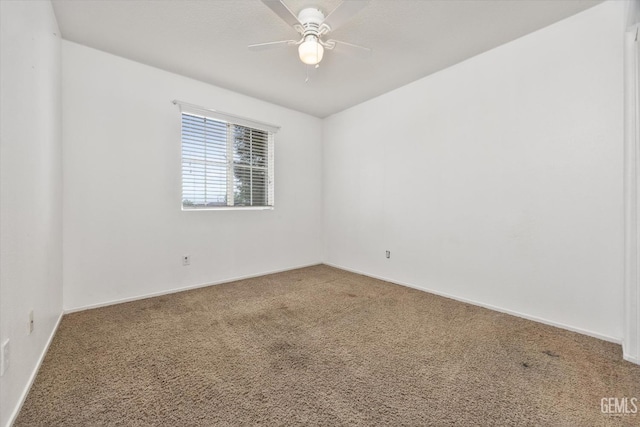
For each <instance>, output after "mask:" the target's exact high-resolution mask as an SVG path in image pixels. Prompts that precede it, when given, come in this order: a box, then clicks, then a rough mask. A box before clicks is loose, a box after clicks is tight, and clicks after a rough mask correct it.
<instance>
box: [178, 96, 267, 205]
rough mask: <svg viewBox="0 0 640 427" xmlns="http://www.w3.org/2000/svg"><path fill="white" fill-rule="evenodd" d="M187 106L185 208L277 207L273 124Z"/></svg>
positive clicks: (184, 121) (184, 115)
mask: <svg viewBox="0 0 640 427" xmlns="http://www.w3.org/2000/svg"><path fill="white" fill-rule="evenodd" d="M181 107H182V208H183V209H185V210H186V209H214V208H223V207H224V208H227V207H236V208H247V207H272V206H273V202H274V200H273V199H274V196H273V193H274V192H273V152H274V132H273V131H272V129H268V127H270V125H269V126H261V127H266V128H267V129H260V128H257V127H253V126H250V125H246V124H247V123H249V124H251V122H250V121H247V120H246V119H241V118H239V117H238V118H235V119H236V120H234V117H233V116H229V115H226V114H223V113H217V112H213V111H209V110H204V111H203V112H202V113H199V112H194V111H193V109H189V111H185V110H186V109H185V107H184V105H182V104H181ZM208 113H212V114H208ZM210 115H213V116H216V117H210ZM221 117H222V118H221ZM224 118H229V119H230V120H224ZM235 122H242V123H235ZM258 125H260V123H258ZM275 130H277V128H275Z"/></svg>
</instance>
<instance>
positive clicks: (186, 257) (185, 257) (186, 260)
mask: <svg viewBox="0 0 640 427" xmlns="http://www.w3.org/2000/svg"><path fill="white" fill-rule="evenodd" d="M182 265H191V255H183V256H182Z"/></svg>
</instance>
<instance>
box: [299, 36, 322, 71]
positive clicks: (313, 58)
mask: <svg viewBox="0 0 640 427" xmlns="http://www.w3.org/2000/svg"><path fill="white" fill-rule="evenodd" d="M298 55H299V56H300V61H302V62H304V63H305V64H307V65H316V64H319V63H320V61H322V55H324V47H323V46H322V45H321V44H320V42H319V41H318V38H317V37H316V36H314V35H309V36H307V37H305V40H304V41H303V42H302V43H301V44H300V46H298Z"/></svg>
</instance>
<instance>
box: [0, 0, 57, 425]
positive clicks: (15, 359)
mask: <svg viewBox="0 0 640 427" xmlns="http://www.w3.org/2000/svg"><path fill="white" fill-rule="evenodd" d="M0 15H1V23H0V26H1V39H0V40H1V42H0V92H2V97H1V103H0V123H1V126H0V129H1V130H0V141H1V145H0V165H1V167H0V342H4V341H5V340H6V339H9V340H10V357H9V368H8V370H7V371H6V372H5V374H4V376H2V378H0V425H2V426H4V425H7V424H8V423H9V422H10V420H11V418H12V417H13V416H14V414H15V411H16V410H17V409H18V406H19V405H20V403H21V399H22V398H23V397H24V393H25V392H26V391H27V388H28V386H29V384H30V381H31V379H32V376H33V375H34V373H35V370H36V369H37V367H38V365H39V359H40V357H41V356H42V355H43V352H44V351H45V349H46V347H47V344H48V341H49V338H50V337H51V335H52V333H53V331H54V330H55V327H56V324H57V321H58V319H59V318H60V315H61V313H62V173H61V169H60V168H61V163H62V158H61V132H60V36H59V31H58V26H57V23H56V19H55V16H54V14H53V10H52V7H51V4H50V3H49V2H28V1H1V2H0ZM31 309H33V310H34V315H35V316H34V320H35V329H34V331H33V333H32V334H31V335H29V334H28V320H29V310H31Z"/></svg>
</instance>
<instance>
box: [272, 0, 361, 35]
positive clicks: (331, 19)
mask: <svg viewBox="0 0 640 427" xmlns="http://www.w3.org/2000/svg"><path fill="white" fill-rule="evenodd" d="M263 1H264V0H263ZM367 3H369V0H344V1H343V2H342V3H340V4H339V5H338V7H336V8H335V9H333V11H332V12H331V13H330V14H329V16H327V18H326V19H325V20H324V23H325V24H327V25H328V26H329V27H331V31H334V30H336V29H337V28H338V27H340V26H341V25H342V24H344V23H345V22H347V21H348V20H349V19H351V18H352V17H353V16H354V15H355V14H356V13H358V12H360V10H361V9H362V8H364V7H365V6H366V5H367Z"/></svg>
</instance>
